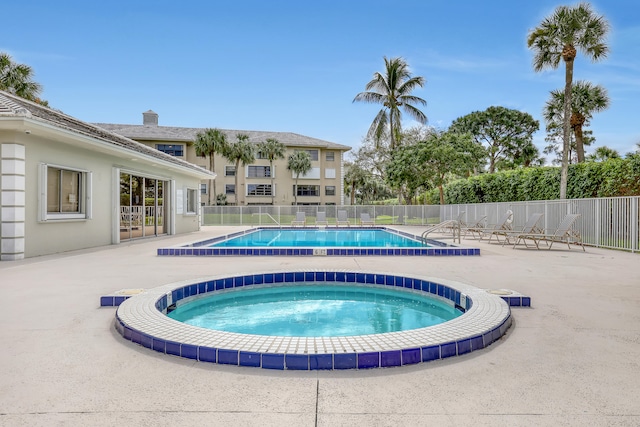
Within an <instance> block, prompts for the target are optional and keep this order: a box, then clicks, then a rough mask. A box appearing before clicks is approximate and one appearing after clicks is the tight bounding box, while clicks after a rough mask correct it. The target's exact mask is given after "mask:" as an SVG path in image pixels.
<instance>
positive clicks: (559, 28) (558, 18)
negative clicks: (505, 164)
mask: <svg viewBox="0 0 640 427" xmlns="http://www.w3.org/2000/svg"><path fill="white" fill-rule="evenodd" d="M608 31H609V23H608V22H607V21H606V19H605V18H604V17H603V16H601V15H597V14H596V13H594V12H593V11H592V10H591V6H590V5H589V4H588V3H580V4H578V5H577V6H574V7H570V6H559V7H557V8H556V10H555V11H554V13H553V14H552V15H551V16H549V17H547V18H545V19H544V20H543V21H542V23H541V24H540V25H539V26H538V27H536V28H535V29H533V30H532V31H531V32H530V33H529V35H528V37H527V45H528V47H529V48H530V49H533V51H534V57H533V69H534V70H535V71H536V72H539V71H542V70H544V69H547V68H551V69H556V68H558V65H559V64H560V60H561V59H562V60H563V61H564V63H565V86H564V123H563V125H564V126H563V138H562V139H563V144H562V169H561V173H560V198H561V199H565V198H566V195H567V177H568V170H569V141H570V138H571V124H570V118H571V87H572V84H573V62H574V60H575V58H576V55H577V51H578V50H579V51H581V52H582V53H583V54H584V55H586V56H587V57H588V58H589V59H591V60H592V61H597V60H599V59H602V58H604V57H606V56H607V53H608V52H609V48H608V46H607V45H606V44H605V37H606V35H607V33H608Z"/></svg>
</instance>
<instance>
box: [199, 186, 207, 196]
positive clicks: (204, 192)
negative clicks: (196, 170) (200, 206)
mask: <svg viewBox="0 0 640 427" xmlns="http://www.w3.org/2000/svg"><path fill="white" fill-rule="evenodd" d="M200 194H207V184H200Z"/></svg>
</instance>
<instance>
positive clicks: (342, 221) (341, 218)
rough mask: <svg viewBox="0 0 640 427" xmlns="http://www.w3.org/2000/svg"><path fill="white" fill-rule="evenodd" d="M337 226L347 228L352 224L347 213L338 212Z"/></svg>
mask: <svg viewBox="0 0 640 427" xmlns="http://www.w3.org/2000/svg"><path fill="white" fill-rule="evenodd" d="M336 225H338V226H340V225H346V226H347V227H348V226H350V225H351V223H350V222H349V218H348V217H347V211H338V218H337V219H336Z"/></svg>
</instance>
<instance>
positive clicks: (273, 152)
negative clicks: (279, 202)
mask: <svg viewBox="0 0 640 427" xmlns="http://www.w3.org/2000/svg"><path fill="white" fill-rule="evenodd" d="M286 150H287V148H286V147H285V145H284V144H283V143H281V142H280V141H278V140H277V139H275V138H267V140H266V141H264V142H261V143H260V144H258V152H260V153H261V154H262V156H263V157H264V158H267V159H268V160H269V168H270V169H269V173H270V174H271V204H272V205H274V204H275V197H276V195H275V191H274V186H273V176H274V171H273V162H274V161H275V160H278V159H284V156H285V152H286Z"/></svg>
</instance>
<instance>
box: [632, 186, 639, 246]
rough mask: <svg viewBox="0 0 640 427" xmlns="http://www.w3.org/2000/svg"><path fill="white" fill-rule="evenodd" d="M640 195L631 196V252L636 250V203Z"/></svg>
mask: <svg viewBox="0 0 640 427" xmlns="http://www.w3.org/2000/svg"><path fill="white" fill-rule="evenodd" d="M639 202H640V197H637V196H636V197H632V198H631V253H634V252H635V251H637V250H638V249H639V248H638V220H639V219H640V218H638V204H639Z"/></svg>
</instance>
